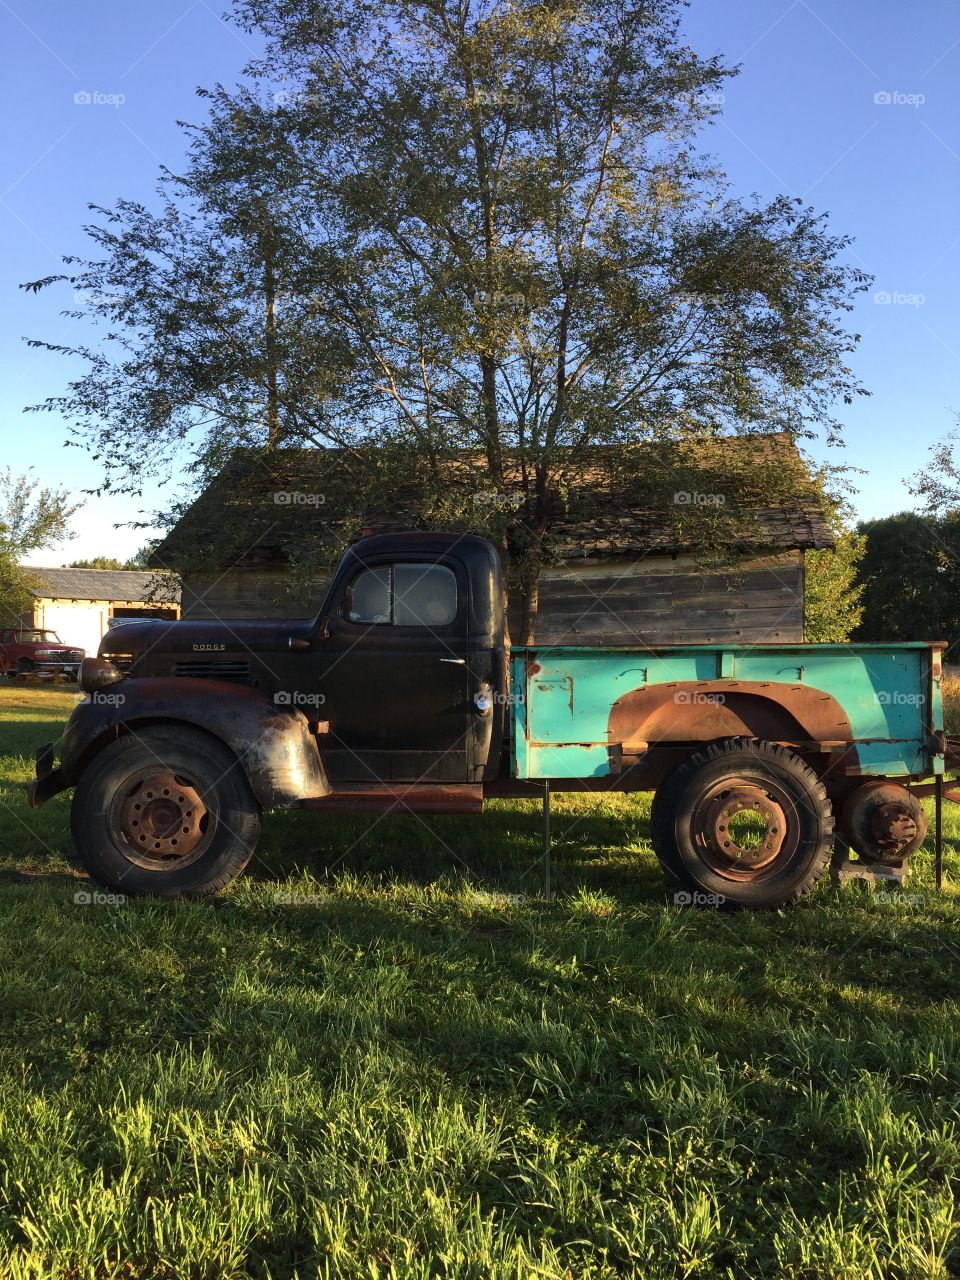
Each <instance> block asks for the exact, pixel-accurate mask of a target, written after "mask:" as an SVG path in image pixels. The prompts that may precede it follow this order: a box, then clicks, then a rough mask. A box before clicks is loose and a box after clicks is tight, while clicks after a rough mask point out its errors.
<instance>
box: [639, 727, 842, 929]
mask: <svg viewBox="0 0 960 1280" xmlns="http://www.w3.org/2000/svg"><path fill="white" fill-rule="evenodd" d="M833 826H834V819H833V811H832V808H831V805H830V800H829V797H828V796H827V793H826V789H825V788H824V786H823V783H822V782H820V780H819V778H818V777H817V775H816V774H815V773H814V771H813V770H812V769H811V768H810V767H809V765H807V764H805V763H804V761H803V760H801V759H800V757H799V756H798V755H795V754H794V753H793V752H792V751H789V750H788V749H787V748H786V747H780V746H775V745H774V744H773V743H770V742H759V741H756V740H754V739H751V738H730V739H727V740H726V741H723V742H714V743H711V744H710V745H709V746H706V747H703V748H702V749H701V750H700V751H697V752H696V753H695V754H694V755H692V756H690V757H689V758H688V759H687V760H685V761H684V762H683V763H682V764H681V765H679V766H678V767H677V768H676V769H675V770H674V771H673V773H672V774H671V775H670V776H669V777H668V778H667V779H666V781H665V782H664V783H663V785H662V786H661V787H660V788H659V790H658V791H657V793H656V795H655V797H654V802H653V809H652V813H651V828H652V834H653V846H654V850H655V851H656V855H657V857H658V859H659V860H660V864H661V866H662V867H663V868H664V870H665V871H666V873H667V875H668V876H669V877H670V879H671V880H672V881H674V882H675V883H678V884H679V885H681V886H682V887H683V888H684V889H685V890H687V891H688V892H687V894H686V899H687V901H690V902H693V903H701V904H703V905H711V906H721V907H738V906H739V907H759V908H764V907H784V906H792V905H793V904H795V903H796V902H798V901H799V900H800V898H802V897H803V895H804V894H805V893H809V891H810V890H811V889H812V888H813V886H814V885H815V884H816V882H817V881H818V880H819V878H820V876H821V875H822V874H823V871H824V869H825V867H826V866H827V864H828V862H829V860H830V854H831V851H832V848H833ZM745 828H746V829H745Z"/></svg>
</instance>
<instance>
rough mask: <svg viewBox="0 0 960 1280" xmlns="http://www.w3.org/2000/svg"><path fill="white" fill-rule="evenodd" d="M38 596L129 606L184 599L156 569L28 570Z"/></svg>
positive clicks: (47, 598)
mask: <svg viewBox="0 0 960 1280" xmlns="http://www.w3.org/2000/svg"><path fill="white" fill-rule="evenodd" d="M28 571H29V573H30V576H31V578H32V579H33V582H32V584H31V590H32V593H33V595H34V596H36V597H37V598H39V599H46V600H114V601H121V600H122V601H124V602H126V603H129V604H147V603H154V602H155V601H156V602H157V603H163V604H166V603H173V602H175V601H177V600H179V599H180V591H179V587H178V586H177V584H176V583H175V582H167V581H166V580H165V579H164V580H162V586H163V588H164V591H163V599H162V600H160V599H159V598H158V591H157V587H158V576H159V575H158V574H157V573H156V571H155V570H152V569H146V570H144V569H44V568H36V567H34V566H33V565H29V566H28Z"/></svg>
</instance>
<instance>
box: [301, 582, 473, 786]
mask: <svg viewBox="0 0 960 1280" xmlns="http://www.w3.org/2000/svg"><path fill="white" fill-rule="evenodd" d="M468 606H469V592H468V583H467V579H466V574H465V572H464V570H463V568H462V567H461V566H460V565H459V563H458V562H451V563H445V564H438V563H437V562H436V561H435V560H434V561H427V560H417V559H415V558H404V559H403V560H388V561H385V562H383V563H379V564H366V565H362V566H358V568H357V572H356V573H355V574H354V576H353V577H352V578H351V580H350V581H349V582H348V583H347V584H346V587H345V591H344V593H343V595H342V597H341V600H340V602H339V604H338V605H337V606H336V607H335V608H334V609H333V611H332V613H331V614H330V616H329V618H328V620H327V624H326V634H325V636H324V638H323V642H322V654H321V663H320V677H321V678H320V685H321V692H322V694H323V698H324V701H323V705H322V707H321V714H322V716H323V717H324V720H325V722H326V733H325V734H323V735H322V736H321V738H320V739H319V743H320V749H321V753H322V755H323V761H324V765H325V767H326V770H327V775H328V777H329V778H330V779H331V781H342V782H358V783H375V782H377V781H383V782H411V783H416V782H450V783H454V782H466V781H467V780H468V771H469V767H470V763H471V761H470V759H469V757H470V754H471V750H470V748H471V744H472V737H471V733H470V730H471V711H470V687H469V685H470V671H469V663H468V660H469V647H468Z"/></svg>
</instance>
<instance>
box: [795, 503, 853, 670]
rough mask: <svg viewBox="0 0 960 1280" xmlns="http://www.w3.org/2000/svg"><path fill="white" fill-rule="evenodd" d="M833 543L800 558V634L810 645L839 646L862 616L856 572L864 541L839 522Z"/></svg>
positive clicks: (850, 633) (847, 637) (848, 636)
mask: <svg viewBox="0 0 960 1280" xmlns="http://www.w3.org/2000/svg"><path fill="white" fill-rule="evenodd" d="M835 528H836V539H837V540H836V542H835V543H834V545H833V546H832V547H827V548H824V549H823V550H820V551H808V552H806V554H805V557H804V596H803V634H804V638H805V639H806V640H807V641H808V642H809V643H810V644H841V643H843V642H845V641H847V640H849V639H850V637H851V635H852V634H853V632H854V631H855V629H856V628H857V626H858V625H859V623H860V620H861V619H862V617H863V603H862V599H863V591H864V588H863V584H862V583H860V582H859V580H858V577H857V570H858V567H859V565H860V561H861V560H862V558H863V556H864V554H865V552H866V539H865V538H864V537H863V535H862V534H859V533H857V531H856V530H855V529H849V528H847V527H846V526H845V525H844V524H843V523H842V522H841V521H837V522H836V525H835Z"/></svg>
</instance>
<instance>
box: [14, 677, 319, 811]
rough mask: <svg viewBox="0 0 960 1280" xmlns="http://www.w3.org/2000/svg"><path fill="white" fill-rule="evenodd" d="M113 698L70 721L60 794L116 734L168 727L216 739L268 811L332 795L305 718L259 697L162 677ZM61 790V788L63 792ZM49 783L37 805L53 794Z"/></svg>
mask: <svg viewBox="0 0 960 1280" xmlns="http://www.w3.org/2000/svg"><path fill="white" fill-rule="evenodd" d="M114 689H115V690H118V691H120V692H118V693H117V694H116V695H115V696H111V698H109V699H107V698H104V699H103V700H97V698H96V695H93V696H91V698H90V700H89V701H87V702H82V703H80V704H79V705H78V706H77V707H76V709H75V710H74V712H73V715H72V716H71V717H70V719H69V720H68V721H67V725H66V727H65V729H64V733H63V737H62V738H61V739H60V742H59V744H58V745H57V752H56V754H57V755H58V756H59V759H60V777H59V780H58V790H64V789H65V788H66V787H71V786H73V785H74V784H75V783H76V781H77V780H78V778H79V776H80V773H81V772H82V770H83V768H84V767H85V765H86V763H87V761H88V760H89V759H90V757H91V755H93V754H95V753H96V751H97V750H98V749H99V748H100V747H101V746H102V745H104V744H105V743H106V742H108V741H109V740H110V739H111V738H113V737H115V736H116V734H117V733H121V732H130V733H135V732H136V730H137V725H138V724H141V723H144V722H147V723H156V722H158V721H164V722H167V723H173V724H177V723H179V724H188V725H191V726H193V727H194V728H197V729H202V730H204V731H205V732H207V733H210V734H212V735H213V736H214V737H216V738H219V739H220V740H221V741H222V742H223V743H224V744H225V745H226V746H227V747H229V748H230V750H231V751H232V752H233V753H234V755H236V757H237V759H238V760H239V762H240V765H241V767H242V769H243V771H244V773H245V774H246V776H247V779H248V781H249V783H250V789H251V790H252V791H253V794H254V795H255V796H256V798H257V800H258V801H259V802H260V804H262V805H263V806H264V807H266V808H287V807H290V806H293V805H295V804H297V803H298V802H299V801H300V800H301V799H303V797H304V796H321V795H325V794H327V793H329V791H330V785H329V783H328V782H327V778H326V775H325V773H324V770H323V765H322V763H321V760H320V754H319V752H318V750H317V744H316V741H315V740H314V738H313V736H312V735H311V733H310V729H309V726H308V724H307V720H306V717H305V716H304V715H303V714H302V713H301V712H300V711H297V710H295V709H292V708H288V707H278V706H276V705H274V703H273V701H272V700H271V699H270V697H269V695H267V694H265V693H262V692H260V691H259V690H256V689H248V688H245V687H243V686H239V685H234V684H227V683H221V682H218V681H215V680H192V679H189V678H187V677H182V676H181V677H177V676H160V677H147V678H144V679H132V680H124V681H123V682H122V683H121V684H120V685H116V686H114ZM61 784H62V785H61ZM51 786H52V784H51V783H50V782H48V781H47V778H46V776H44V777H43V778H42V780H41V782H40V783H39V785H38V786H37V788H36V789H35V792H34V799H35V800H36V803H38V804H39V803H42V802H43V800H45V799H48V798H49V796H50V795H51V794H55V792H54V791H52V790H51Z"/></svg>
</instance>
